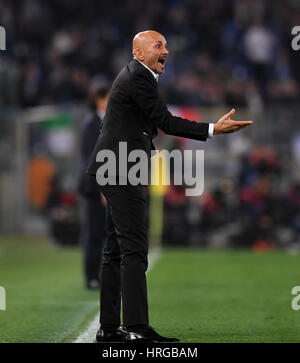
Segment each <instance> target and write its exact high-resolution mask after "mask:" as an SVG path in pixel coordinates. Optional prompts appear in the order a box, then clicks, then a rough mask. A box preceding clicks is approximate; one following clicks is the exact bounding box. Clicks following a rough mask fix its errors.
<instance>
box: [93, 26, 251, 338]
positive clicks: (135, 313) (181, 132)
mask: <svg viewBox="0 0 300 363" xmlns="http://www.w3.org/2000/svg"><path fill="white" fill-rule="evenodd" d="M166 46H167V42H166V39H165V38H164V36H163V35H162V34H160V33H158V32H155V31H145V32H141V33H138V34H137V35H136V36H135V37H134V39H133V57H134V59H133V60H132V61H131V62H130V63H129V64H128V65H127V66H126V67H124V68H123V69H122V70H121V72H120V73H119V75H118V76H117V78H116V79H115V81H114V83H113V85H112V89H111V93H110V97H109V101H108V106H107V111H106V115H105V118H104V121H103V128H102V131H101V134H100V136H99V139H98V141H97V144H96V147H95V149H94V152H93V154H92V157H91V159H90V163H89V166H88V169H87V173H88V174H91V175H96V176H97V181H98V183H99V184H102V186H101V190H102V192H103V194H104V195H105V197H106V199H107V217H106V218H107V220H106V233H107V240H106V245H105V249H104V264H103V270H102V280H101V293H100V294H101V301H100V305H101V308H100V312H101V314H100V324H101V326H100V329H99V331H98V333H97V341H99V342H103V341H116V340H120V341H122V340H123V341H140V342H144V341H146V342H172V341H177V339H174V338H167V337H163V336H161V335H159V334H158V333H156V332H155V331H154V329H153V328H151V327H150V326H149V319H148V303H147V287H146V277H145V272H146V270H147V253H148V240H147V224H146V218H145V214H146V200H145V195H144V189H143V186H142V185H132V184H131V183H130V180H129V177H128V176H127V170H126V167H125V168H124V165H117V168H116V170H115V174H116V175H117V178H116V180H117V183H116V185H113V183H114V178H113V179H111V180H109V177H108V178H107V176H108V174H110V176H111V171H110V170H105V163H104V161H105V160H104V159H101V157H100V158H99V154H98V153H99V152H101V151H103V150H110V151H112V152H114V154H115V156H116V162H117V163H118V162H119V143H120V142H126V143H127V149H128V154H129V153H130V151H132V150H136V149H139V150H143V151H144V152H146V154H147V155H148V160H150V155H151V149H152V148H153V144H152V138H153V137H155V136H156V135H157V128H160V129H161V130H162V131H163V132H165V133H166V134H170V135H176V136H181V137H186V138H191V139H195V140H200V141H205V140H206V139H207V138H208V137H209V136H210V137H211V136H212V135H213V134H221V133H229V132H234V131H238V130H239V129H241V128H243V127H245V126H247V125H249V124H251V123H252V121H244V122H243V121H233V120H231V119H230V116H231V115H233V113H234V110H232V111H231V112H230V113H228V114H226V115H225V116H223V117H222V118H221V119H220V120H219V121H218V122H217V123H215V124H207V123H198V122H193V121H189V120H186V119H183V118H180V117H175V116H173V115H171V113H170V112H169V111H168V109H167V107H166V105H165V103H164V101H163V100H162V99H161V97H160V96H159V94H158V91H157V81H158V78H159V75H160V74H162V73H163V72H164V68H165V64H166V59H167V56H168V53H169V52H168V50H167V48H166ZM97 154H98V158H97ZM100 154H101V153H100ZM96 159H97V160H96ZM103 166H104V167H103ZM107 181H108V184H106V185H104V184H105V182H107ZM121 295H122V308H123V326H124V328H121V327H119V325H120V309H121Z"/></svg>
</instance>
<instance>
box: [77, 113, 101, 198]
mask: <svg viewBox="0 0 300 363" xmlns="http://www.w3.org/2000/svg"><path fill="white" fill-rule="evenodd" d="M101 128H102V120H101V118H100V117H99V116H98V114H97V113H96V112H93V113H90V114H88V115H87V117H86V118H85V120H84V121H83V127H82V131H81V135H80V136H81V137H80V156H81V168H80V176H79V183H78V191H79V193H80V194H81V195H82V196H83V197H85V198H94V197H96V196H97V197H99V185H98V184H97V182H96V179H95V178H94V177H91V176H90V175H87V174H86V168H87V167H88V163H89V160H90V158H91V155H92V153H93V150H94V148H95V145H96V143H97V140H98V137H99V135H100V130H101Z"/></svg>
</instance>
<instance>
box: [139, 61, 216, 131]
mask: <svg viewBox="0 0 300 363" xmlns="http://www.w3.org/2000/svg"><path fill="white" fill-rule="evenodd" d="M136 60H137V61H138V62H140V61H139V60H138V59H136ZM140 63H141V64H142V65H143V66H144V67H145V68H147V69H148V70H149V72H151V74H152V76H153V77H154V79H155V80H156V82H158V80H159V74H157V73H155V72H153V71H152V69H150V68H149V67H148V66H146V64H144V63H142V62H140ZM214 128H215V125H214V124H213V123H212V122H210V123H209V124H208V137H209V138H212V137H213V136H214Z"/></svg>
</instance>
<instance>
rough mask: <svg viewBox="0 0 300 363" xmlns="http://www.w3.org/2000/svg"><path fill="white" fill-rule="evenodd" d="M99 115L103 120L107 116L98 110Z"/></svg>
mask: <svg viewBox="0 0 300 363" xmlns="http://www.w3.org/2000/svg"><path fill="white" fill-rule="evenodd" d="M97 115H98V116H99V118H100V119H101V120H103V119H104V116H105V111H102V110H97Z"/></svg>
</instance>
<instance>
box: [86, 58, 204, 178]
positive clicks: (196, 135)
mask: <svg viewBox="0 0 300 363" xmlns="http://www.w3.org/2000/svg"><path fill="white" fill-rule="evenodd" d="M157 128H159V129H161V130H162V131H163V132H165V133H166V134H169V135H175V136H181V137H186V138H190V139H195V140H201V141H205V140H206V139H207V136H208V123H198V122H195V121H189V120H187V119H183V118H181V117H176V116H173V115H172V114H171V113H170V112H169V111H168V109H167V107H166V105H165V103H164V101H163V100H162V98H161V97H160V96H159V94H158V91H157V82H156V80H155V79H154V77H153V75H152V74H151V73H150V71H149V70H148V69H146V68H145V67H144V66H143V65H142V64H141V63H140V62H138V61H136V60H132V61H131V62H129V64H128V65H127V66H126V67H124V68H123V69H122V70H121V72H120V73H119V74H118V76H117V78H116V79H115V81H114V83H113V85H112V88H111V92H110V97H109V101H108V105H107V110H106V114H105V117H104V120H103V127H102V130H101V133H100V136H99V138H98V140H97V143H96V146H95V149H94V151H93V153H92V156H91V159H90V162H89V165H88V168H87V173H88V174H90V175H95V174H96V172H97V169H98V168H99V166H100V163H97V162H96V155H97V153H98V152H99V151H100V150H103V149H109V150H112V151H114V152H115V155H116V157H117V159H118V151H119V148H118V146H119V142H120V141H126V142H127V148H128V153H129V152H130V151H131V150H135V149H142V150H144V151H145V152H146V153H147V155H148V156H149V160H150V155H151V149H153V148H154V147H153V144H152V138H153V137H155V136H156V135H157ZM117 161H118V160H117ZM117 170H118V167H117Z"/></svg>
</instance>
